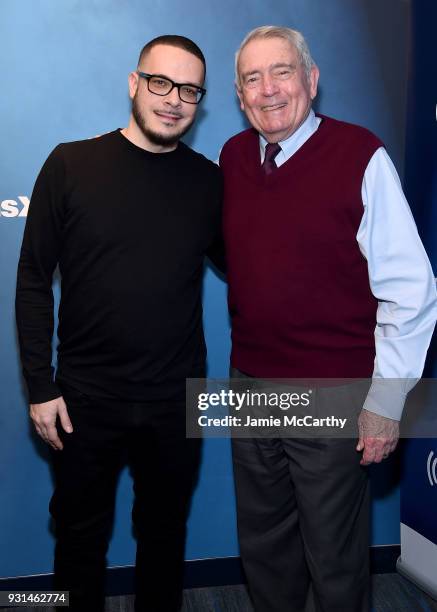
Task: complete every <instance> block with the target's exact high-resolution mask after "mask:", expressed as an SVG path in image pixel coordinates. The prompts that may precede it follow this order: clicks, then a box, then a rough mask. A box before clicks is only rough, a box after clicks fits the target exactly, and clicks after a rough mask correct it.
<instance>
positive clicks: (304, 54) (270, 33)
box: [235, 26, 315, 89]
mask: <svg viewBox="0 0 437 612" xmlns="http://www.w3.org/2000/svg"><path fill="white" fill-rule="evenodd" d="M255 38H283V39H284V40H288V42H289V43H291V44H292V45H293V46H294V47H295V48H296V50H297V53H298V56H299V60H300V63H301V65H302V67H303V69H304V72H305V75H306V77H307V79H308V80H309V78H310V74H311V68H312V67H313V66H314V65H315V62H314V60H313V58H312V57H311V53H310V50H309V48H308V45H307V42H306V40H305V38H304V37H303V35H302V34H301V33H300V32H299V31H298V30H292V29H291V28H284V27H280V26H260V27H259V28H255V29H254V30H252V31H251V32H249V34H247V36H246V37H245V38H244V40H243V42H242V43H241V45H240V47H239V49H238V50H237V52H236V54H235V82H236V84H237V87H238V88H239V89H240V88H241V83H240V75H239V73H238V62H239V60H240V54H241V52H242V50H243V49H244V47H245V46H246V45H247V44H248V43H249V42H250V41H252V40H254V39H255Z"/></svg>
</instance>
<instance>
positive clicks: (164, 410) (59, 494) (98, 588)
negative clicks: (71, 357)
mask: <svg viewBox="0 0 437 612" xmlns="http://www.w3.org/2000/svg"><path fill="white" fill-rule="evenodd" d="M63 394H64V399H65V402H66V404H67V409H68V412H69V415H70V419H71V421H72V424H73V428H74V432H73V433H72V434H65V433H64V432H63V431H62V430H61V428H60V426H58V429H59V430H60V435H61V438H62V441H63V443H64V449H63V450H62V451H53V452H52V456H53V465H54V474H55V491H54V494H53V497H52V500H51V502H50V512H51V514H52V516H53V518H54V520H55V532H56V549H55V585H56V588H57V589H59V590H60V589H62V590H68V591H70V610H74V611H80V612H88V611H89V612H91V611H92V612H100V611H102V610H103V609H104V577H105V566H106V552H107V548H108V542H109V537H110V534H111V529H112V522H113V513H114V502H115V491H116V483H117V478H118V475H119V472H120V469H121V467H122V466H123V465H124V464H125V462H126V461H128V462H129V463H130V466H131V470H132V476H133V481H134V492H135V501H134V507H133V511H132V519H133V522H134V526H135V531H136V537H137V555H136V574H135V575H136V601H135V610H136V611H137V612H146V610H147V612H164V611H165V612H173V611H176V610H178V609H179V607H180V604H181V601H182V585H183V562H184V547H185V532H186V518H187V514H188V509H189V503H190V498H191V494H192V491H193V487H194V484H195V482H196V479H197V472H198V467H199V462H200V440H194V439H193V440H191V439H190V440H188V439H186V437H185V404H184V403H182V402H174V403H161V404H160V403H150V404H145V403H127V402H116V401H107V400H101V399H100V400H99V399H96V398H90V397H88V396H85V395H83V394H81V393H78V392H76V391H74V390H73V389H71V388H69V387H65V386H64V387H63Z"/></svg>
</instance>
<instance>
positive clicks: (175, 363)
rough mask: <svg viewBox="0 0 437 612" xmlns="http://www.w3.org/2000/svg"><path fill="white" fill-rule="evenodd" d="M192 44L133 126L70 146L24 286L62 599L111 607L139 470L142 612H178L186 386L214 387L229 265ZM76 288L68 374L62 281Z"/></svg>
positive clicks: (51, 177)
mask: <svg viewBox="0 0 437 612" xmlns="http://www.w3.org/2000/svg"><path fill="white" fill-rule="evenodd" d="M204 79H205V59H204V56H203V54H202V52H201V50H200V49H199V48H198V47H197V45H196V44H195V43H193V42H192V41H191V40H189V39H187V38H185V37H182V36H173V35H171V36H170V35H168V36H160V37H159V38H155V39H154V40H152V41H151V42H149V43H148V44H146V45H145V47H144V48H143V50H142V51H141V55H140V58H139V62H138V68H137V70H135V71H134V72H132V73H131V74H130V75H129V95H130V97H131V99H132V113H131V116H130V120H129V124H128V126H127V127H126V128H124V129H121V130H115V131H114V132H111V133H109V134H106V135H104V136H102V137H100V138H94V139H92V140H87V141H81V142H72V143H68V144H61V145H59V146H57V147H56V148H55V149H54V151H53V152H52V153H51V154H50V156H49V158H48V159H47V161H46V163H45V164H44V166H43V168H42V170H41V173H40V175H39V177H38V179H37V181H36V184H35V188H34V191H33V195H32V200H31V204H30V208H29V216H28V219H27V225H26V229H25V233H24V239H23V245H22V250H21V256H20V262H19V267H18V282H17V298H16V309H17V325H18V331H19V340H20V348H21V358H22V363H23V371H24V376H25V379H26V382H27V385H28V388H29V395H30V404H31V406H30V414H31V418H32V419H33V422H34V424H35V427H36V430H37V432H38V434H39V435H40V436H41V437H42V438H43V439H44V440H45V441H46V442H47V443H48V444H50V446H51V447H52V449H53V450H52V456H53V465H54V474H55V491H54V495H53V498H52V500H51V503H50V511H51V513H52V515H53V518H54V520H55V526H56V553H55V585H56V588H57V589H65V590H69V591H70V609H73V610H80V611H81V612H85V611H88V610H89V611H93V612H98V611H101V610H103V608H104V575H105V554H106V550H107V546H108V540H109V536H110V531H111V524H112V518H113V509H114V497H115V489H116V480H117V475H118V472H119V469H120V466H121V465H122V464H123V462H124V461H125V459H128V460H129V461H130V463H131V468H132V475H133V480H134V490H135V502H134V508H133V521H134V525H135V530H136V536H137V557H136V579H137V583H136V604H135V606H136V607H135V609H136V610H137V611H145V610H154V612H157V611H161V610H162V611H165V612H170V611H173V610H174V611H176V610H178V609H179V606H180V602H181V594H182V575H183V561H184V542H185V523H186V517H187V512H188V505H189V501H190V497H191V493H192V490H193V486H194V484H195V480H196V473H197V470H198V465H199V455H200V446H199V441H198V440H187V439H186V438H185V404H184V398H185V379H186V378H187V377H193V376H194V377H202V376H204V373H205V358H206V349H205V342H204V337H203V329H202V305H201V282H202V269H203V262H204V256H205V255H207V254H210V255H212V256H214V254H215V255H216V262H217V263H219V261H218V259H217V258H219V254H218V253H219V250H220V249H219V247H220V226H221V220H220V216H221V178H220V171H219V169H218V167H217V166H216V165H214V164H213V163H212V162H210V161H208V160H207V159H205V158H204V157H203V156H202V155H199V154H198V153H195V152H194V151H192V150H191V149H190V148H188V147H187V146H186V145H184V144H183V143H182V142H180V139H181V137H182V136H183V135H184V134H185V133H186V132H187V131H188V130H189V128H190V127H191V125H192V124H193V122H194V119H195V116H196V111H197V108H198V104H199V102H200V101H201V100H202V97H203V95H204V94H205V90H204V89H203V84H204ZM58 264H59V269H60V273H61V277H62V285H61V303H60V308H59V328H58V336H59V340H60V343H59V347H58V366H57V372H56V376H55V377H54V371H53V368H52V351H51V342H52V334H53V296H52V276H53V272H54V270H55V268H56V266H57V265H58Z"/></svg>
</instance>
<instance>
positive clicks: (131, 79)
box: [127, 72, 139, 100]
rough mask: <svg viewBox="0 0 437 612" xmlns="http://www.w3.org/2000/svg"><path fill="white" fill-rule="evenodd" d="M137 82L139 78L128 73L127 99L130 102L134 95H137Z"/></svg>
mask: <svg viewBox="0 0 437 612" xmlns="http://www.w3.org/2000/svg"><path fill="white" fill-rule="evenodd" d="M138 81H139V76H138V74H137V73H136V72H131V73H129V76H128V78H127V82H128V84H129V97H130V99H131V100H132V99H133V97H134V95H135V94H136V93H137V89H138Z"/></svg>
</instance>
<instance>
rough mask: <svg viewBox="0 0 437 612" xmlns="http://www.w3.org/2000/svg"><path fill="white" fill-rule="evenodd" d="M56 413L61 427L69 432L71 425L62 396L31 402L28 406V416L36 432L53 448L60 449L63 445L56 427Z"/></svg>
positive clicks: (71, 428) (71, 429)
mask: <svg viewBox="0 0 437 612" xmlns="http://www.w3.org/2000/svg"><path fill="white" fill-rule="evenodd" d="M58 415H59V419H60V421H61V425H62V427H63V429H64V430H65V431H66V432H67V433H71V432H72V431H73V427H72V425H71V421H70V418H69V416H68V412H67V407H66V405H65V402H64V400H63V398H62V397H58V398H56V399H54V400H50V401H48V402H44V403H42V404H31V406H30V417H31V419H32V421H33V423H34V425H35V430H36V432H37V434H38V435H39V436H40V437H41V438H42V439H43V440H44V442H46V443H47V444H49V445H50V446H51V447H52V448H53V449H54V450H62V449H63V447H64V446H63V444H62V440H61V439H60V437H59V435H58V430H57V429H56V419H57V417H58Z"/></svg>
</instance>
